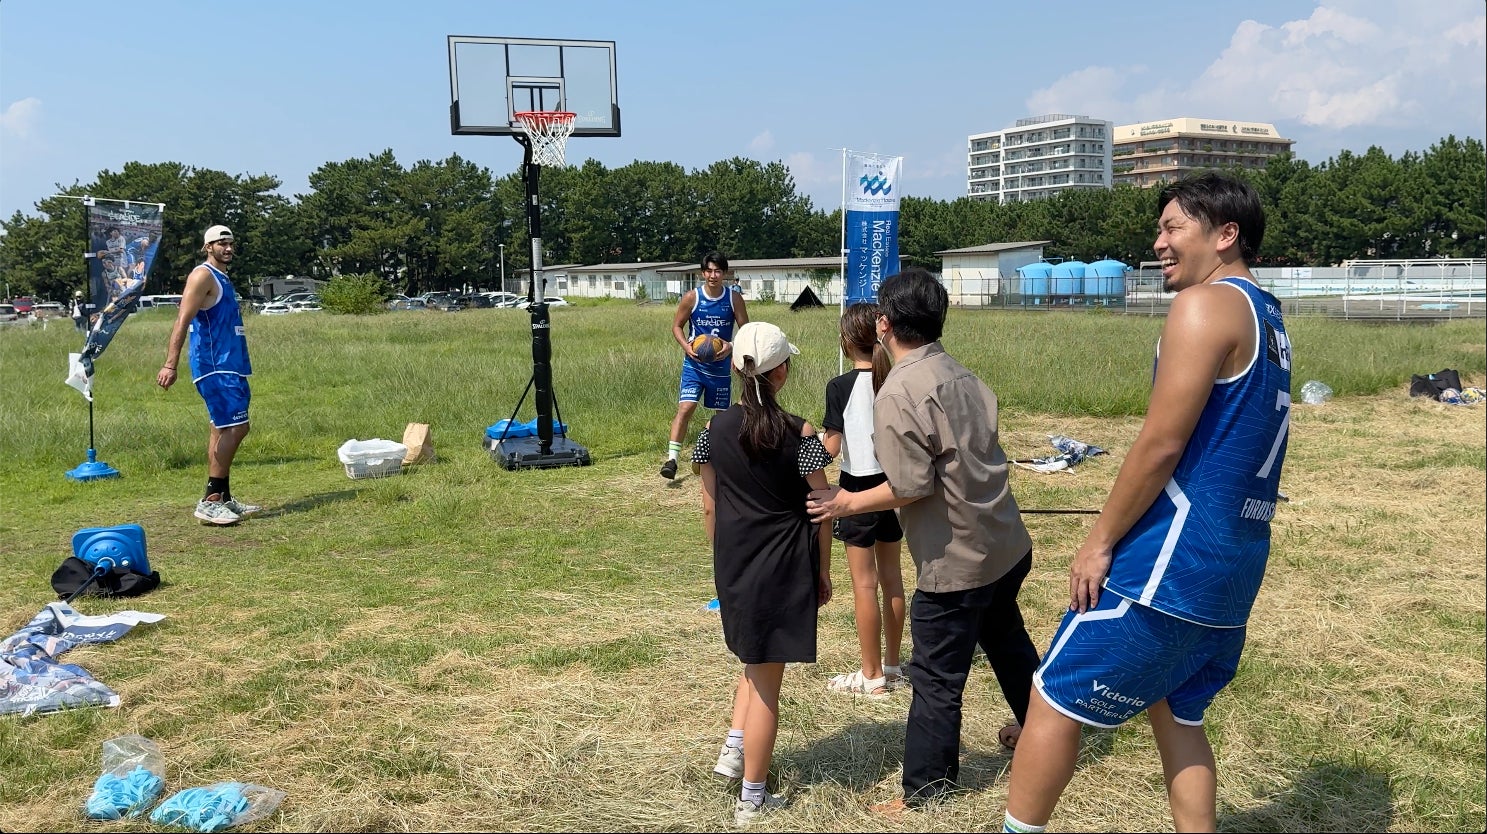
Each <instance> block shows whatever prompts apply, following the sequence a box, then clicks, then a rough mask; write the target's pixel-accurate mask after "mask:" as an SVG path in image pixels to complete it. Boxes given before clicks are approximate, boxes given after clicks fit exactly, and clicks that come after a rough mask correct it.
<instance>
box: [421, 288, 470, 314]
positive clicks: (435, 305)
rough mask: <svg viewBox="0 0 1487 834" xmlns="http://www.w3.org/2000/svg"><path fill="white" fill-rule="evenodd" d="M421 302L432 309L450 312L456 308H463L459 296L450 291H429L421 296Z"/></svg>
mask: <svg viewBox="0 0 1487 834" xmlns="http://www.w3.org/2000/svg"><path fill="white" fill-rule="evenodd" d="M423 302H424V303H425V304H427V305H428V306H429V308H430V309H433V310H443V311H444V312H446V313H452V312H454V311H456V310H463V309H465V305H464V304H463V303H462V302H461V301H460V297H459V296H458V295H457V294H455V293H452V292H431V293H429V294H428V295H425V296H424V297H423Z"/></svg>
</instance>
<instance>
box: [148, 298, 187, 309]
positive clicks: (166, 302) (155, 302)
mask: <svg viewBox="0 0 1487 834" xmlns="http://www.w3.org/2000/svg"><path fill="white" fill-rule="evenodd" d="M179 306H181V297H180V296H179V295H142V296H140V297H139V309H141V310H148V309H150V308H152V307H179Z"/></svg>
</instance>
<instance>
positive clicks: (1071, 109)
mask: <svg viewBox="0 0 1487 834" xmlns="http://www.w3.org/2000/svg"><path fill="white" fill-rule="evenodd" d="M1143 71H1144V69H1143V68H1142V67H1139V66H1137V67H1085V68H1084V69H1081V70H1075V71H1074V72H1071V73H1069V74H1068V75H1065V76H1064V77H1062V78H1060V79H1058V80H1057V81H1055V82H1053V83H1052V84H1050V85H1048V86H1047V87H1044V88H1043V89H1041V90H1035V91H1033V94H1032V95H1030V96H1028V99H1027V109H1028V115H1030V116H1041V115H1044V114H1048V113H1067V114H1069V115H1075V116H1089V117H1091V118H1095V119H1101V118H1110V119H1113V118H1115V117H1114V116H1106V115H1103V114H1106V113H1117V112H1121V111H1123V110H1126V109H1127V108H1128V106H1129V105H1128V103H1127V102H1126V101H1125V100H1123V99H1122V97H1121V87H1122V86H1123V85H1125V84H1126V83H1127V81H1128V80H1129V78H1130V77H1131V76H1133V75H1138V74H1140V73H1142V72H1143ZM1008 126H1009V127H1010V125H1008Z"/></svg>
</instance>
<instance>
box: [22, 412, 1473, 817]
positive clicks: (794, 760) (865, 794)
mask: <svg viewBox="0 0 1487 834" xmlns="http://www.w3.org/2000/svg"><path fill="white" fill-rule="evenodd" d="M1484 416H1487V409H1483V408H1477V409H1469V408H1453V407H1448V406H1441V405H1438V404H1435V403H1428V402H1423V401H1418V400H1409V399H1407V398H1405V396H1404V392H1403V391H1402V390H1401V391H1397V392H1390V393H1389V394H1387V395H1384V396H1377V397H1364V398H1347V399H1342V400H1336V401H1332V402H1329V403H1326V404H1324V405H1322V406H1312V407H1307V406H1298V407H1297V408H1296V409H1295V412H1294V417H1293V422H1292V427H1293V428H1292V432H1293V434H1292V440H1291V452H1290V459H1289V461H1288V463H1287V467H1286V473H1285V477H1284V480H1283V484H1282V489H1283V490H1284V492H1285V493H1286V494H1287V495H1288V496H1289V497H1290V502H1289V503H1288V504H1285V505H1284V506H1283V507H1282V509H1281V511H1280V512H1279V514H1278V516H1277V518H1276V522H1275V527H1274V531H1275V547H1274V553H1273V555H1272V558H1271V563H1270V569H1269V575H1268V577H1267V580H1266V584H1265V586H1264V589H1263V591H1262V593H1261V598H1260V600H1259V604H1258V605H1257V607H1256V610H1255V615H1254V618H1253V620H1252V621H1251V625H1250V629H1249V643H1248V648H1247V651H1246V657H1245V661H1244V664H1243V666H1242V668H1241V670H1240V674H1239V678H1238V679H1237V680H1236V682H1235V684H1234V685H1233V686H1232V687H1231V688H1230V689H1229V690H1228V691H1226V692H1225V693H1224V694H1223V695H1221V696H1220V697H1219V699H1218V701H1217V702H1216V703H1215V704H1214V706H1213V708H1212V709H1211V711H1210V713H1209V722H1208V728H1209V734H1210V737H1211V738H1212V740H1213V742H1214V746H1215V750H1216V753H1217V756H1218V760H1219V767H1220V781H1219V804H1220V811H1221V814H1220V826H1221V828H1222V829H1224V830H1228V831H1291V830H1333V831H1343V830H1346V831H1408V830H1481V829H1482V827H1483V823H1484V807H1483V784H1484V765H1487V763H1484V754H1483V745H1484V731H1483V726H1484V719H1483V714H1484V709H1487V698H1484V677H1487V674H1484V653H1483V639H1484V605H1487V603H1484V583H1483V572H1484V571H1483V567H1484V566H1483V549H1482V548H1483V542H1482V539H1483V530H1484V491H1487V482H1484V464H1483V454H1484V452H1483V450H1484ZM1009 422H1010V423H1012V424H1010V425H1008V426H1007V427H1006V431H1005V434H1004V445H1005V446H1006V447H1007V449H1008V451H1009V453H1011V454H1012V455H1013V456H1019V457H1021V456H1031V455H1041V454H1047V449H1048V447H1047V442H1046V437H1045V435H1046V434H1050V433H1065V434H1069V435H1071V436H1074V437H1078V438H1081V439H1084V440H1087V441H1088V442H1091V443H1096V444H1098V445H1101V446H1104V447H1105V448H1107V449H1109V450H1111V454H1110V455H1106V456H1102V457H1096V458H1092V459H1089V460H1088V461H1086V462H1085V463H1083V464H1081V465H1080V466H1079V467H1078V468H1077V469H1076V470H1074V471H1073V472H1070V473H1059V474H1053V475H1038V474H1035V473H1030V472H1025V471H1021V470H1019V471H1018V472H1017V474H1016V475H1015V476H1014V478H1015V482H1014V488H1015V489H1016V491H1017V493H1018V496H1019V500H1020V502H1021V504H1022V505H1023V506H1024V507H1025V508H1038V507H1042V508H1048V507H1069V508H1079V507H1098V506H1099V503H1100V501H1101V500H1102V498H1103V496H1104V494H1105V492H1106V490H1107V489H1108V487H1109V484H1110V483H1111V481H1112V480H1113V478H1114V476H1115V473H1116V471H1117V469H1118V467H1119V464H1120V462H1121V460H1122V456H1123V452H1124V450H1125V449H1127V448H1128V447H1129V445H1130V442H1131V441H1132V440H1133V439H1134V437H1135V434H1136V432H1137V430H1138V429H1139V426H1140V421H1139V420H1137V419H1112V420H1096V419H1066V418H1049V419H1046V420H1045V419H1044V418H1039V417H1037V416H1036V415H1034V416H1023V417H1018V418H1016V419H1014V420H1011V421H1009ZM404 488H406V487H404ZM552 489H553V490H556V491H557V492H558V493H559V495H560V496H561V500H562V501H564V502H566V503H568V504H569V505H576V506H577V507H578V508H579V512H580V514H591V515H593V516H595V517H597V518H599V519H600V520H606V519H607V520H608V522H609V523H612V524H615V525H622V524H623V523H624V521H625V518H626V517H633V516H636V515H637V514H638V515H640V516H642V517H643V518H645V519H648V520H649V521H648V522H647V525H648V526H651V527H655V528H657V532H655V533H654V534H651V535H649V536H647V535H644V534H634V535H617V536H614V537H613V538H610V539H608V540H606V539H603V538H600V539H593V540H585V543H584V544H583V549H584V550H585V551H587V555H588V556H590V557H597V558H599V559H601V560H613V561H614V563H615V564H616V565H623V567H624V569H625V570H627V571H628V572H629V573H628V574H627V576H628V580H627V581H624V582H622V583H617V584H616V586H614V587H608V588H606V587H599V586H596V585H595V584H592V583H587V582H582V581H578V582H575V583H574V584H573V585H571V586H562V585H558V586H548V587H537V588H533V589H530V590H526V591H521V592H519V595H518V592H517V591H515V590H510V589H504V590H498V591H490V590H485V589H486V588H487V584H482V577H483V576H486V575H487V574H485V573H484V570H485V569H484V568H483V567H482V565H481V564H480V563H479V562H478V561H474V560H472V562H471V563H470V565H469V566H468V571H467V573H466V574H465V576H464V577H463V578H462V579H461V580H460V582H461V583H462V584H460V585H458V586H455V587H457V588H459V589H462V590H459V591H452V590H451V586H449V585H438V584H437V583H436V582H435V580H434V579H433V578H429V577H423V578H419V577H417V576H415V577H413V578H412V579H410V582H411V583H412V584H411V585H410V586H409V591H408V596H407V598H405V599H398V598H396V597H393V598H391V599H384V600H382V601H380V602H378V603H377V604H364V605H352V604H351V603H350V602H349V601H348V600H349V599H350V598H349V597H347V595H346V592H345V589H327V590H317V589H315V588H309V587H307V588H305V589H304V590H303V591H300V592H298V593H295V594H283V593H279V592H277V591H274V589H272V588H269V589H266V590H265V591H264V593H263V594H262V595H261V596H259V597H255V596H254V595H253V594H252V593H251V592H245V591H244V590H243V587H242V586H240V585H239V586H234V589H233V591H232V594H231V595H230V596H229V597H224V596H223V595H222V594H221V593H220V592H217V591H214V590H213V589H212V588H210V587H209V586H208V585H206V584H205V583H202V584H198V585H195V586H193V587H192V588H191V589H190V592H191V595H190V596H186V597H183V598H178V599H177V602H178V603H179V606H178V608H179V613H177V614H174V615H173V620H172V621H171V622H173V627H171V628H166V627H164V624H162V626H160V627H156V628H157V631H156V632H155V633H153V634H152V633H150V632H149V631H143V632H141V633H139V634H138V635H130V636H129V637H126V638H125V639H124V640H122V641H120V642H119V643H117V644H114V645H111V646H107V647H97V648H85V649H78V650H76V652H74V654H73V655H71V656H69V658H68V659H69V660H72V661H74V662H78V663H80V664H82V665H84V666H85V667H87V668H89V669H92V670H94V671H95V672H96V673H98V674H99V676H100V677H101V678H102V679H104V680H106V681H108V682H109V683H110V684H111V685H114V686H115V687H116V688H117V689H118V690H119V691H120V692H121V694H122V695H123V697H124V703H125V705H126V706H125V707H124V708H123V709H121V710H114V711H81V712H78V713H72V714H68V715H62V716H51V717H45V718H38V719H32V720H29V721H27V722H23V723H22V724H21V726H20V728H18V729H19V730H20V731H22V732H24V733H25V734H27V735H29V736H30V737H31V738H32V739H34V743H35V745H37V747H36V748H35V749H37V750H43V749H44V750H47V751H49V752H48V754H47V756H46V757H45V758H46V760H47V761H48V762H49V763H50V764H49V765H47V766H48V767H49V768H50V769H51V771H52V774H53V778H48V779H39V778H37V777H36V770H35V769H34V763H33V769H30V770H28V771H27V773H28V778H29V785H28V786H27V787H26V788H25V790H24V793H23V795H21V796H20V797H19V798H18V799H17V800H16V801H12V802H9V803H7V804H5V805H4V807H0V828H3V829H5V830H77V829H79V828H80V827H81V826H83V825H84V822H83V821H82V820H81V819H80V817H79V816H78V813H77V809H78V808H79V806H80V804H81V803H82V801H83V799H84V798H85V797H86V796H87V793H88V789H89V786H90V784H91V781H92V779H93V778H94V776H96V764H97V761H96V756H97V744H98V742H99V740H100V739H102V738H107V737H110V736H112V735H117V734H121V733H124V732H141V733H144V734H146V735H148V736H150V737H151V738H153V739H155V740H156V741H157V743H159V744H160V745H161V747H162V748H163V749H164V750H165V752H166V754H167V758H168V761H169V766H170V772H169V773H168V780H169V782H170V784H171V785H172V786H174V787H177V788H178V787H184V786H188V785H193V784H203V783H206V782H210V781H217V780H220V779H240V780H243V781H251V782H257V783H260V784H265V785H269V786H273V787H276V788H279V789H282V790H285V791H287V792H288V799H287V800H286V802H285V803H284V805H283V807H282V809H281V810H280V812H279V813H278V814H276V815H275V816H274V817H272V818H270V819H269V820H266V821H264V822H263V823H260V824H259V825H258V826H257V828H258V829H259V830H283V831H307V830H334V831H415V830H418V831H489V830H527V831H554V830H651V831H661V830H666V831H670V830H720V829H726V828H728V827H730V825H731V819H730V816H729V810H730V809H731V805H732V802H731V798H730V797H731V796H732V795H733V794H732V791H734V790H736V788H729V787H728V786H726V785H723V784H721V783H719V782H718V781H716V780H715V779H714V777H713V776H712V775H711V773H710V771H711V765H712V762H713V757H714V756H715V755H716V750H717V746H718V744H719V742H720V740H721V737H722V734H723V731H724V730H725V729H726V727H727V722H728V717H729V698H730V695H731V691H732V683H733V680H734V677H735V675H736V674H737V671H738V669H737V665H736V663H735V662H734V661H733V660H732V658H731V657H730V656H729V655H728V653H727V652H726V650H725V649H724V647H723V645H722V641H721V635H720V632H719V628H718V624H717V620H716V617H715V615H711V614H707V613H705V612H702V611H700V610H699V607H700V606H701V604H702V603H704V602H706V600H707V598H708V597H710V596H711V587H710V580H709V577H708V569H707V566H706V556H705V550H704V549H703V547H704V546H703V543H702V536H701V531H700V529H699V526H698V523H697V518H696V481H695V479H689V478H683V479H682V480H681V481H680V482H679V483H678V484H676V485H674V486H671V487H664V486H657V483H656V478H655V475H654V473H653V471H652V463H651V461H650V458H649V457H644V456H642V457H637V458H630V459H626V460H620V461H614V462H610V463H608V464H605V465H600V466H596V467H595V468H594V470H593V477H592V478H591V479H589V480H586V481H581V482H580V481H559V482H557V483H554V484H553V486H552ZM544 500H551V497H550V496H549V497H548V498H544ZM1090 518H1091V517H1089V516H1077V515H1029V516H1028V520H1029V526H1030V528H1031V530H1032V533H1033V537H1034V541H1035V543H1036V545H1035V547H1036V550H1035V568H1034V573H1033V575H1032V576H1031V578H1030V580H1029V582H1028V584H1027V586H1026V589H1025V591H1024V597H1023V604H1024V611H1025V615H1026V617H1027V620H1028V623H1029V626H1030V629H1031V630H1032V631H1033V634H1034V640H1035V642H1036V643H1038V644H1039V648H1040V649H1042V648H1045V647H1046V646H1047V643H1048V640H1049V638H1050V636H1051V634H1052V632H1053V629H1054V627H1055V626H1056V625H1057V622H1058V618H1059V616H1060V613H1061V611H1062V609H1063V607H1064V605H1065V603H1066V581H1065V577H1066V570H1067V564H1068V559H1069V557H1070V556H1071V554H1072V553H1073V550H1074V548H1075V547H1076V546H1077V544H1078V542H1079V541H1080V539H1081V537H1082V536H1083V534H1084V533H1085V532H1086V531H1087V529H1088V525H1089V524H1090V523H1091V522H1090ZM585 523H589V522H588V521H586V522H585ZM265 526H266V525H265ZM245 532H247V530H246V528H245ZM264 535H269V533H264ZM262 546H265V547H272V546H273V545H272V542H264V543H262ZM574 552H575V553H576V551H574ZM384 555H386V554H384ZM484 555H485V556H490V555H491V554H484ZM496 555H498V556H502V557H511V558H513V559H519V558H521V554H519V553H511V554H496ZM201 558H213V557H212V555H211V554H201ZM216 558H220V555H218V556H217V557H216ZM555 558H560V559H561V558H575V559H576V558H577V556H576V555H573V556H568V557H565V556H563V555H562V552H561V551H559V555H558V556H556V557H555ZM836 558H837V564H836V576H837V577H838V578H839V579H840V580H841V581H839V582H838V583H837V584H838V587H839V588H840V589H842V590H841V594H842V596H839V597H838V599H837V600H835V601H833V602H832V603H831V605H830V606H828V607H827V608H826V609H825V611H824V612H823V615H822V630H821V640H820V646H821V662H820V663H819V664H818V665H815V666H792V667H790V668H789V669H788V671H787V674H786V680H785V687H784V692H785V697H784V703H783V705H782V718H781V734H780V738H779V745H778V750H777V754H776V758H775V767H774V773H773V781H774V783H775V786H776V787H777V788H779V789H783V790H786V791H788V792H789V793H790V794H791V795H792V796H793V797H794V802H793V804H792V806H791V807H790V808H789V809H787V810H786V811H784V812H783V813H781V814H779V815H778V816H777V817H776V818H774V819H771V820H768V821H765V823H764V824H762V825H761V826H759V827H760V828H761V829H763V830H797V831H844V830H874V831H914V830H924V831H972V830H994V829H995V828H997V827H998V826H999V825H1000V822H1001V813H1002V810H1003V808H1004V803H1005V799H1006V785H1007V771H1008V767H1009V765H1010V756H1009V755H1008V753H1007V752H1006V751H1004V750H1002V749H1001V748H1000V747H999V746H998V744H997V741H996V731H997V728H999V727H1000V726H1002V724H1004V723H1005V722H1006V721H1007V720H1008V719H1009V717H1010V714H1009V711H1008V710H1007V707H1006V705H1005V703H1004V702H1003V701H1002V700H1001V697H1000V695H999V693H998V691H997V689H996V686H995V682H994V681H993V679H992V677H991V675H990V673H989V670H987V669H986V667H985V666H984V664H982V665H981V666H980V667H979V668H978V669H977V671H975V672H974V673H973V676H972V681H971V686H970V688H969V691H968V693H967V698H966V704H965V714H966V719H967V720H966V725H965V731H964V738H963V748H964V764H963V768H962V781H963V782H964V785H965V787H966V788H967V791H966V793H965V794H964V795H962V796H960V797H958V798H957V799H955V800H954V801H952V802H950V803H949V804H947V805H945V806H944V807H942V808H939V809H937V810H935V811H932V812H920V813H914V814H909V815H907V816H905V817H903V818H901V819H897V820H884V819H879V818H877V817H875V816H874V815H872V814H871V813H870V811H869V806H870V805H871V804H872V803H874V802H878V801H882V800H885V799H888V798H891V797H893V796H895V795H897V794H898V791H899V787H898V782H899V776H900V760H901V754H902V743H903V726H904V724H903V719H904V713H905V710H906V709H907V706H908V696H907V695H906V694H896V695H895V696H894V697H892V698H889V699H887V700H884V701H867V700H854V699H852V698H847V697H842V696H839V695H834V694H828V693H827V692H826V690H825V688H824V683H825V681H826V679H827V678H828V677H829V676H830V675H831V674H833V673H836V672H840V671H846V670H849V669H851V668H853V666H852V664H854V663H855V662H856V648H855V645H856V644H855V639H854V637H853V632H852V619H851V606H850V600H849V599H848V598H846V596H845V595H846V594H847V593H849V591H848V590H847V587H848V586H847V583H846V581H845V580H846V576H847V574H846V569H845V565H844V564H843V562H842V561H841V554H840V550H839V549H838V553H837V555H836ZM906 561H907V560H906ZM356 564H358V565H359V566H360V567H362V568H363V569H364V570H366V571H367V572H368V574H369V575H371V574H374V573H375V572H376V571H377V570H378V568H377V566H376V565H375V560H374V559H371V558H369V559H367V560H366V561H365V562H359V563H356ZM415 573H416V572H415ZM909 573H910V578H912V577H911V574H912V571H911V570H910V571H909ZM346 581H347V582H348V583H354V582H355V581H356V578H355V577H354V576H348V577H347V578H346ZM420 582H422V583H433V584H432V585H429V586H428V587H433V588H435V591H433V592H427V593H426V592H424V591H422V590H420V589H421V588H423V587H425V586H422V585H420V584H419V583H420ZM490 584H495V585H500V584H501V583H499V582H498V583H490ZM177 590H178V591H179V590H183V589H180V588H178V589H177ZM136 603H137V607H141V608H145V609H147V610H153V603H154V601H153V600H151V599H150V598H145V599H141V600H138V601H136ZM7 778H8V777H7ZM110 827H111V828H113V829H122V830H140V829H144V828H148V826H147V825H145V824H142V823H121V824H117V825H112V826H110ZM1053 830H1060V831H1070V830H1146V831H1163V830H1171V823H1170V820H1169V816H1168V813H1167V809H1166V804H1165V796H1164V794H1163V789H1162V784H1161V776H1160V769H1159V766H1158V764H1157V758H1156V752H1155V748H1154V746H1153V743H1152V740H1151V735H1150V732H1149V730H1148V728H1147V727H1146V725H1145V723H1144V721H1143V720H1139V719H1138V720H1137V721H1135V722H1132V723H1131V724H1130V725H1128V726H1126V727H1122V728H1121V729H1119V730H1116V731H1112V732H1088V733H1086V736H1085V745H1084V751H1083V755H1082V759H1081V766H1080V768H1079V770H1078V772H1077V774H1076V775H1075V778H1074V781H1073V783H1072V784H1071V785H1070V787H1069V789H1068V791H1067V792H1066V794H1065V798H1064V800H1063V802H1062V804H1061V805H1060V806H1059V809H1058V811H1057V813H1056V815H1055V818H1054V820H1053Z"/></svg>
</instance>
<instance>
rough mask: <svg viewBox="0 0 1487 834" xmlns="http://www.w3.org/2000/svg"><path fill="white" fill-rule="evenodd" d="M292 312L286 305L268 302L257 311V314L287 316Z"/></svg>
mask: <svg viewBox="0 0 1487 834" xmlns="http://www.w3.org/2000/svg"><path fill="white" fill-rule="evenodd" d="M292 312H294V311H293V310H290V309H289V305H288V304H285V303H284V302H282V301H270V302H269V303H267V304H265V305H263V309H262V310H259V311H258V314H259V315H261V316H287V315H289V314H290V313H292Z"/></svg>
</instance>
